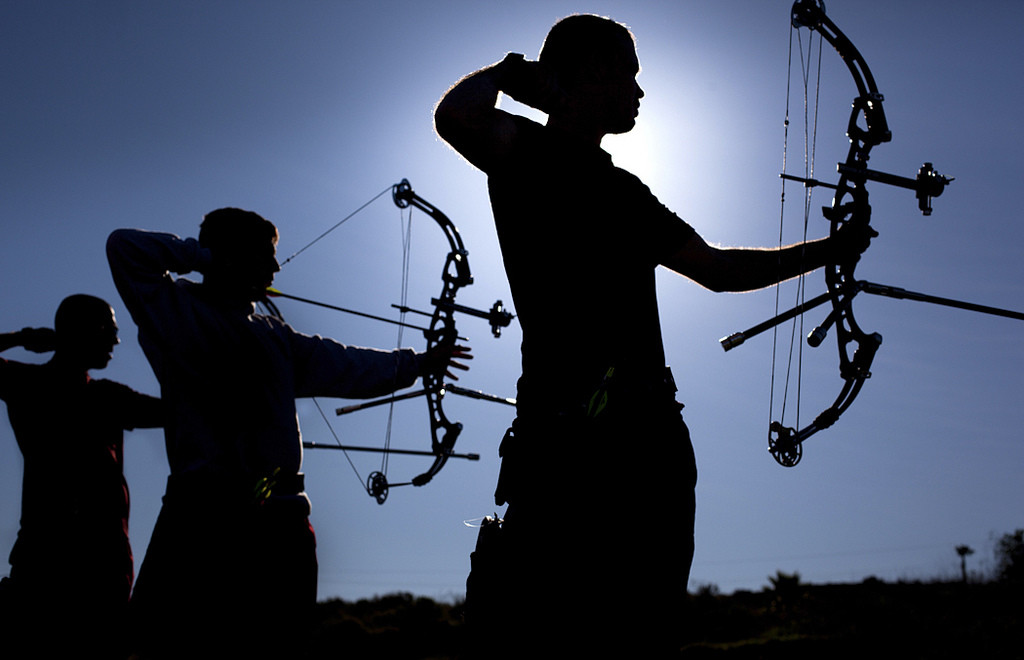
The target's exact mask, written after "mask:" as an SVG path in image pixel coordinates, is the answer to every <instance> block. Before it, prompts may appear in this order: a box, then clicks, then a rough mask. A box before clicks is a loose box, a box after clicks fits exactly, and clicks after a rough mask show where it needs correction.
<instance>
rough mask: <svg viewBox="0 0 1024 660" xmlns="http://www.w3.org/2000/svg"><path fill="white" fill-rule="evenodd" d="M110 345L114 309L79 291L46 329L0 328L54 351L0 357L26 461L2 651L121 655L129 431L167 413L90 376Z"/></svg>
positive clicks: (3, 610)
mask: <svg viewBox="0 0 1024 660" xmlns="http://www.w3.org/2000/svg"><path fill="white" fill-rule="evenodd" d="M117 343H118V339H117V322H116V320H115V318H114V311H113V309H111V307H110V305H108V304H107V303H106V302H104V301H103V300H101V299H99V298H96V297H93V296H89V295H84V294H78V295H73V296H69V297H67V298H65V299H64V301H63V302H61V304H60V306H59V307H58V308H57V314H56V318H55V320H54V327H53V329H52V330H51V329H49V328H25V329H23V330H20V331H17V332H9V333H5V334H2V335H0V351H5V350H7V349H9V348H13V347H15V346H22V347H24V348H26V349H28V350H29V351H32V352H35V353H47V352H49V351H53V357H52V358H51V359H50V360H49V361H48V362H46V363H45V364H23V363H20V362H14V361H10V360H5V359H2V358H0V398H2V399H3V400H4V401H6V402H7V412H8V417H9V418H10V422H11V427H12V429H13V430H14V435H15V437H16V438H17V441H18V448H19V449H20V450H21V453H22V456H23V457H24V476H23V479H22V493H21V528H20V530H19V531H18V538H17V541H16V542H15V543H14V548H13V549H12V550H11V555H10V563H11V572H10V577H9V578H5V579H4V581H3V589H2V594H0V600H2V606H0V626H2V627H3V633H2V635H3V639H4V642H3V644H4V647H5V653H8V652H12V653H24V654H26V656H31V657H78V656H80V655H89V656H92V657H103V658H116V657H124V656H126V655H127V653H126V650H127V649H126V647H125V640H126V637H127V635H126V630H125V621H124V617H125V609H126V606H127V604H128V598H129V594H130V593H131V588H132V580H133V578H134V576H135V573H134V567H133V563H132V549H131V545H130V543H129V539H128V503H129V502H128V484H127V482H126V481H125V478H124V474H123V471H122V467H123V456H124V447H123V446H124V431H125V430H130V429H134V428H152V427H158V426H162V425H163V412H162V407H161V404H160V400H159V399H157V398H154V397H151V396H147V395H145V394H140V393H138V392H136V391H134V390H132V389H131V388H129V387H127V386H125V385H121V384H119V383H115V382H112V381H109V380H96V379H93V378H91V377H90V376H89V371H90V370H91V369H103V368H104V367H106V366H107V364H108V363H109V362H110V359H111V355H112V351H113V350H114V346H115V345H116V344H117ZM5 657H10V656H5Z"/></svg>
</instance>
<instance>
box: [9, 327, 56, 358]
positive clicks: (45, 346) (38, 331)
mask: <svg viewBox="0 0 1024 660" xmlns="http://www.w3.org/2000/svg"><path fill="white" fill-rule="evenodd" d="M18 344H19V345H20V346H22V347H23V348H25V349H26V350H29V351H32V352H33V353H49V352H50V351H52V350H54V349H56V348H57V333H56V332H54V331H53V330H52V329H50V328H23V329H22V330H21V331H20V332H18Z"/></svg>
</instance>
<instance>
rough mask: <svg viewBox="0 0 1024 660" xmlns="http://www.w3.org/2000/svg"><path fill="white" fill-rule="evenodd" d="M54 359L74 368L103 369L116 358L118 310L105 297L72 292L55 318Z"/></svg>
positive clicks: (118, 341) (61, 304)
mask: <svg viewBox="0 0 1024 660" xmlns="http://www.w3.org/2000/svg"><path fill="white" fill-rule="evenodd" d="M53 329H54V333H55V341H56V351H55V353H54V359H55V360H56V361H57V362H58V363H60V364H62V365H67V366H69V367H71V368H73V369H76V370H81V371H88V370H89V369H103V368H104V367H106V366H107V364H109V363H110V360H111V359H112V358H113V351H114V346H116V345H117V344H119V343H121V341H120V340H119V339H118V338H117V320H116V319H115V318H114V310H113V308H111V306H110V305H109V304H107V302H106V301H105V300H101V299H100V298H97V297H95V296H90V295H86V294H84V293H79V294H75V295H73V296H68V297H67V298H65V299H64V300H63V301H61V303H60V306H59V307H57V314H56V317H55V318H54V321H53Z"/></svg>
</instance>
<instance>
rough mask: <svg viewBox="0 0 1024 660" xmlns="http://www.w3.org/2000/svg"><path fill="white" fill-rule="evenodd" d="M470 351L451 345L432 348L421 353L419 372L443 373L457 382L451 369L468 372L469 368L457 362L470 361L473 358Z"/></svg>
mask: <svg viewBox="0 0 1024 660" xmlns="http://www.w3.org/2000/svg"><path fill="white" fill-rule="evenodd" d="M470 350H471V349H470V348H469V347H468V346H459V345H457V344H453V343H451V344H449V343H442V344H438V345H436V346H432V347H431V348H429V349H427V351H426V352H425V353H423V361H422V363H421V367H420V371H421V372H422V373H423V374H431V373H441V372H442V371H443V372H444V373H445V375H446V376H448V377H449V378H451V379H452V380H458V379H459V377H458V376H456V375H455V374H453V373H452V369H460V370H462V371H469V367H468V366H467V365H465V364H462V363H460V362H459V360H472V359H473V356H472V355H471V353H470Z"/></svg>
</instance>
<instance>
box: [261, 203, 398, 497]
mask: <svg viewBox="0 0 1024 660" xmlns="http://www.w3.org/2000/svg"><path fill="white" fill-rule="evenodd" d="M393 188H394V186H393V185H389V186H388V187H386V188H384V190H382V191H380V192H379V193H377V194H376V195H374V196H373V197H372V198H370V200H369V201H367V202H365V203H364V204H363V205H362V206H360V207H359V208H357V209H356V210H354V211H352V212H351V213H349V214H348V215H346V216H345V217H344V218H342V219H341V220H339V221H338V222H336V223H334V224H333V225H332V226H331V227H330V228H329V229H327V230H326V231H324V232H322V233H321V234H320V235H319V236H317V237H316V238H314V239H313V240H311V241H310V242H308V243H306V244H305V245H303V246H302V247H301V248H299V249H298V250H297V251H296V252H295V253H293V254H292V255H291V256H290V257H288V258H287V259H285V260H284V261H282V262H281V264H280V266H279V268H283V267H284V266H285V264H287V263H288V262H290V261H292V260H293V259H295V257H297V256H299V255H300V254H302V253H303V252H305V251H306V250H307V249H309V248H311V247H312V246H313V245H314V244H316V243H318V242H319V241H320V240H321V239H323V238H324V237H326V236H327V235H328V234H330V233H331V232H333V231H334V230H335V229H337V228H338V227H340V226H342V225H343V224H345V223H346V222H348V221H349V220H351V219H352V218H353V217H355V216H356V215H358V214H359V213H360V212H361V211H363V210H364V209H365V208H366V207H368V206H370V205H371V204H373V203H374V202H376V201H377V200H378V199H380V198H381V197H383V196H384V195H385V194H387V193H388V192H391V190H392V189H393ZM399 214H400V215H401V212H399ZM409 218H410V222H409V226H410V229H409V231H407V232H405V233H403V243H402V306H403V307H405V305H406V301H407V291H408V280H409V240H410V239H409V237H410V236H411V226H412V223H411V218H412V214H411V212H410V215H409ZM399 319H400V321H403V322H404V321H405V312H404V311H403V312H401V315H400V317H399ZM403 330H404V328H403V327H402V326H399V328H398V342H399V344H400V343H401V341H402V331H403ZM310 398H311V400H312V401H313V405H314V407H316V410H317V412H318V413H319V414H320V418H321V419H322V420H323V421H324V425H325V426H326V427H327V430H328V432H330V434H331V437H332V438H334V444H336V445H337V446H338V448H339V449H340V450H341V453H342V454H343V455H344V456H345V460H346V461H347V462H348V464H349V467H351V468H352V472H353V473H354V474H355V475H356V479H357V480H358V481H359V483H360V484H361V486H362V488H363V489H364V490H365V491H366V492H367V494H371V493H370V485H369V483H367V482H366V480H365V479H363V476H362V474H361V473H360V471H359V468H358V467H356V464H355V461H353V460H352V455H351V454H349V452H348V451H347V450H346V449H345V448H344V447H343V446H342V443H341V438H340V437H338V433H337V431H335V430H334V426H333V425H332V424H331V421H330V419H329V418H328V417H327V414H326V413H325V412H324V410H323V408H322V407H321V406H320V400H319V399H318V398H317V397H310ZM394 406H395V402H394V401H392V402H391V404H390V405H389V411H388V421H387V427H386V431H385V446H384V449H385V451H384V452H383V458H382V459H381V460H382V465H381V472H382V473H384V474H385V475H386V474H387V460H388V456H389V455H390V454H389V452H388V451H386V450H387V449H390V447H391V423H392V418H393V411H394Z"/></svg>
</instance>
